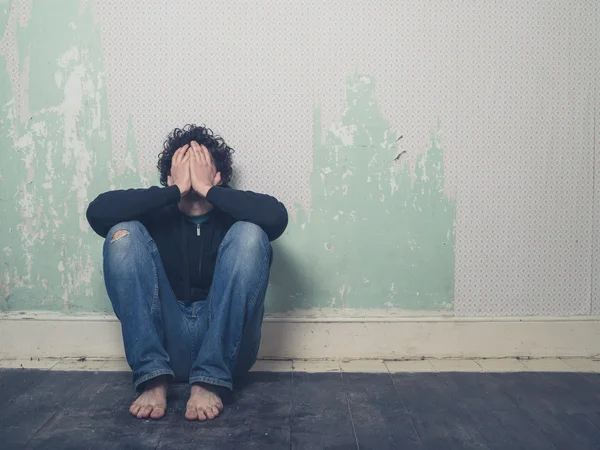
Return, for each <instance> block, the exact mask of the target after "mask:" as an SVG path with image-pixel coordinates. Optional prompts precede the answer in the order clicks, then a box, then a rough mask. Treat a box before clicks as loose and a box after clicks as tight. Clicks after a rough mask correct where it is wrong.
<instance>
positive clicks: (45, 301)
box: [0, 1, 140, 312]
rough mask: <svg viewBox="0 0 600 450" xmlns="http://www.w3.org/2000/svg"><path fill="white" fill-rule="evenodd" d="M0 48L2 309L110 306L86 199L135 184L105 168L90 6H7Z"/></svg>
mask: <svg viewBox="0 0 600 450" xmlns="http://www.w3.org/2000/svg"><path fill="white" fill-rule="evenodd" d="M3 13H4V16H3V20H4V22H3V23H4V24H5V28H4V30H3V31H4V32H3V34H2V40H1V41H0V93H2V95H3V101H2V102H0V108H1V109H0V127H1V133H0V139H1V142H0V144H1V145H2V148H3V149H5V150H3V151H2V152H1V154H0V181H1V185H0V199H1V202H0V233H1V235H2V244H3V251H2V252H1V253H0V279H1V280H2V281H1V284H0V295H2V301H0V309H1V310H5V311H6V310H28V309H50V310H60V311H66V312H75V311H83V312H89V311H102V310H104V309H105V308H108V307H109V305H110V303H109V302H108V299H107V297H106V294H105V290H104V286H103V281H102V276H101V270H100V268H101V255H100V251H99V248H100V243H99V239H98V237H97V236H95V235H94V234H93V233H92V232H91V230H90V229H89V227H88V225H87V223H86V221H85V208H86V205H87V203H88V202H89V200H90V198H92V197H94V196H95V195H97V194H98V193H99V192H101V191H104V190H106V189H108V188H109V184H113V185H116V186H119V187H121V186H123V185H135V184H139V183H140V179H139V177H138V176H137V174H136V173H135V171H132V170H130V168H121V169H119V170H116V169H114V168H113V166H114V162H113V160H112V153H111V147H110V128H109V123H108V113H107V103H106V91H105V83H104V71H103V64H102V55H101V53H100V48H101V46H100V35H99V30H98V27H97V25H96V24H95V23H94V20H93V13H92V10H91V5H88V6H86V7H83V8H82V5H81V3H80V2H78V1H65V2H61V5H60V7H57V6H56V5H54V4H51V3H50V2H34V3H31V2H28V1H13V2H10V3H9V4H8V5H7V6H6V7H5V8H4V10H3Z"/></svg>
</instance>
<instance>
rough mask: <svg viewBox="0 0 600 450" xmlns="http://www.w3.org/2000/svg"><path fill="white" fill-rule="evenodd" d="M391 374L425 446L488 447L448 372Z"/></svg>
mask: <svg viewBox="0 0 600 450" xmlns="http://www.w3.org/2000/svg"><path fill="white" fill-rule="evenodd" d="M480 375H481V374H480ZM392 378H393V380H394V385H395V386H396V389H397V392H398V394H399V395H400V398H402V401H403V402H404V404H405V405H406V407H407V409H408V412H409V413H410V414H411V417H412V419H413V423H414V424H415V428H416V430H417V433H418V435H419V438H420V439H421V441H422V442H423V444H424V445H425V447H426V448H428V449H440V450H442V449H449V448H452V449H455V448H456V449H488V450H489V446H488V445H487V443H486V440H485V439H484V437H483V436H482V435H481V434H480V432H479V430H477V427H476V426H475V424H474V423H473V421H472V420H471V418H470V417H469V416H468V415H467V414H466V413H465V411H464V410H463V409H462V407H461V406H460V404H459V403H458V402H457V400H456V396H457V392H456V387H455V386H453V384H452V383H450V382H449V379H448V377H447V374H440V373H435V374H429V373H423V374H392Z"/></svg>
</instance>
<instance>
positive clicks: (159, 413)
mask: <svg viewBox="0 0 600 450" xmlns="http://www.w3.org/2000/svg"><path fill="white" fill-rule="evenodd" d="M164 416H165V408H163V407H162V406H160V405H159V406H155V407H154V409H153V410H152V413H151V414H150V418H152V419H162V418H163V417H164Z"/></svg>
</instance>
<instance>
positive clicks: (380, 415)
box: [343, 373, 425, 450]
mask: <svg viewBox="0 0 600 450" xmlns="http://www.w3.org/2000/svg"><path fill="white" fill-rule="evenodd" d="M343 378H344V381H345V384H346V390H347V392H348V399H349V402H350V411H351V412H352V418H353V420H354V429H355V431H356V436H357V438H358V443H359V445H360V448H377V449H397V448H402V449H406V450H409V449H424V448H425V447H424V446H423V444H422V443H421V440H420V439H419V437H418V436H417V432H416V430H415V427H414V425H413V423H412V419H411V417H410V415H409V414H408V411H407V410H406V407H405V406H404V403H402V399H401V398H400V397H399V396H398V395H397V393H396V388H395V387H394V383H393V381H392V378H391V377H390V375H389V374H387V373H386V374H366V373H344V374H343Z"/></svg>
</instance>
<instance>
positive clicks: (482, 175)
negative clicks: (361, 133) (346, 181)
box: [94, 0, 600, 316]
mask: <svg viewBox="0 0 600 450" xmlns="http://www.w3.org/2000/svg"><path fill="white" fill-rule="evenodd" d="M94 7H95V14H96V18H97V21H98V23H99V25H100V28H101V37H102V50H103V54H104V66H105V70H106V79H107V92H108V96H109V97H108V105H109V112H110V120H111V131H112V139H113V146H114V149H115V152H116V155H117V157H119V155H122V154H123V150H124V148H125V142H126V136H127V133H128V123H129V120H130V119H131V121H132V124H133V131H134V134H135V138H136V142H137V144H138V149H139V152H140V155H139V157H140V165H141V167H143V168H145V169H147V170H152V168H153V167H154V165H155V159H156V155H157V154H158V152H159V150H160V147H161V144H162V141H163V140H164V138H165V136H166V134H167V133H168V132H169V131H170V130H171V129H173V128H174V127H176V126H181V125H182V124H185V123H188V122H194V123H198V122H200V123H206V124H207V125H209V126H211V127H213V128H214V130H215V131H216V132H218V133H220V134H222V135H223V136H224V137H225V139H226V141H227V142H228V143H230V145H231V146H233V147H234V148H236V149H237V153H236V155H235V158H236V171H237V181H238V183H239V185H240V186H241V187H243V188H249V189H254V190H258V191H265V192H269V193H272V194H274V195H277V196H278V197H279V198H281V199H282V200H283V201H284V202H285V203H286V204H287V205H288V206H292V205H294V204H296V203H298V204H300V205H302V206H304V207H309V206H310V202H311V194H310V189H309V175H310V171H311V168H312V137H313V111H314V108H315V106H316V105H319V106H320V107H321V108H322V119H323V124H324V125H323V127H324V128H327V126H328V125H327V124H329V123H331V122H332V121H333V120H334V119H339V117H340V115H341V113H342V109H343V107H344V100H345V80H346V77H347V76H348V75H349V74H350V73H352V72H353V71H359V72H360V73H365V74H368V75H371V76H373V77H374V79H375V80H376V84H377V86H376V89H375V92H376V96H377V101H378V103H379V106H380V108H381V110H382V112H383V114H384V116H386V117H387V118H388V119H389V121H390V126H391V128H392V129H394V130H395V131H396V132H397V133H398V134H400V135H404V139H403V140H402V141H401V146H402V149H403V150H406V151H407V156H408V161H409V163H414V161H415V159H416V157H417V155H418V154H419V153H421V152H423V151H424V150H425V148H426V145H427V141H428V139H429V135H430V130H431V129H432V128H433V127H434V126H436V124H437V123H439V124H440V126H441V130H442V133H443V140H444V144H443V147H444V149H445V154H444V159H445V161H444V164H445V173H446V186H445V189H446V191H447V193H448V195H452V196H456V198H457V220H456V256H455V257H456V273H455V299H454V305H455V312H456V314H457V315H461V316H493V315H501V316H516V315H574V314H589V313H590V312H591V311H592V310H593V311H594V312H595V313H599V312H600V299H599V295H598V294H599V293H600V288H599V281H598V280H599V279H600V277H599V276H598V275H600V274H599V273H598V271H599V270H600V269H598V267H599V266H600V264H599V262H600V261H599V256H598V255H599V254H600V247H599V246H600V240H599V238H598V233H596V235H595V236H596V237H595V239H594V237H593V225H594V222H595V223H596V224H598V223H599V222H600V220H599V217H598V210H599V209H600V207H599V200H598V198H599V197H600V195H596V200H595V205H596V220H595V221H594V195H593V193H594V184H593V183H594V151H595V147H594V138H595V137H594V121H595V120H596V121H597V117H596V118H595V117H594V114H595V111H596V114H597V113H598V111H599V110H600V108H598V94H597V82H598V78H597V75H598V59H599V56H598V55H599V51H598V39H597V37H598V14H599V12H598V5H597V2H596V1H593V0H587V1H541V0H538V1H517V0H512V1H506V2H486V1H458V2H456V1H449V0H448V1H440V0H430V1H416V0H415V1H406V2H397V1H391V0H379V1H366V2H365V1H361V2H358V1H355V0H352V1H347V0H344V1H342V0H331V1H326V2H316V1H307V0H300V1H286V0H284V1H277V2H273V1H265V0H262V1H258V0H249V1H244V2H233V1H218V2H217V1H204V2H197V1H193V0H178V1H176V2H164V1H159V0H143V1H138V2H123V1H117V0H102V1H97V2H95V3H94ZM592 37H593V38H592ZM596 140H597V137H596ZM596 151H597V150H596ZM598 178H600V169H599V166H598V162H597V161H596V180H597V182H598ZM596 192H598V186H597V185H596ZM593 243H595V246H596V251H595V252H593V251H592V245H593ZM593 257H594V258H595V261H596V264H595V267H596V269H595V274H596V276H595V278H594V281H592V263H591V262H592V258H593ZM592 286H594V290H595V291H594V292H595V300H594V301H592Z"/></svg>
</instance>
